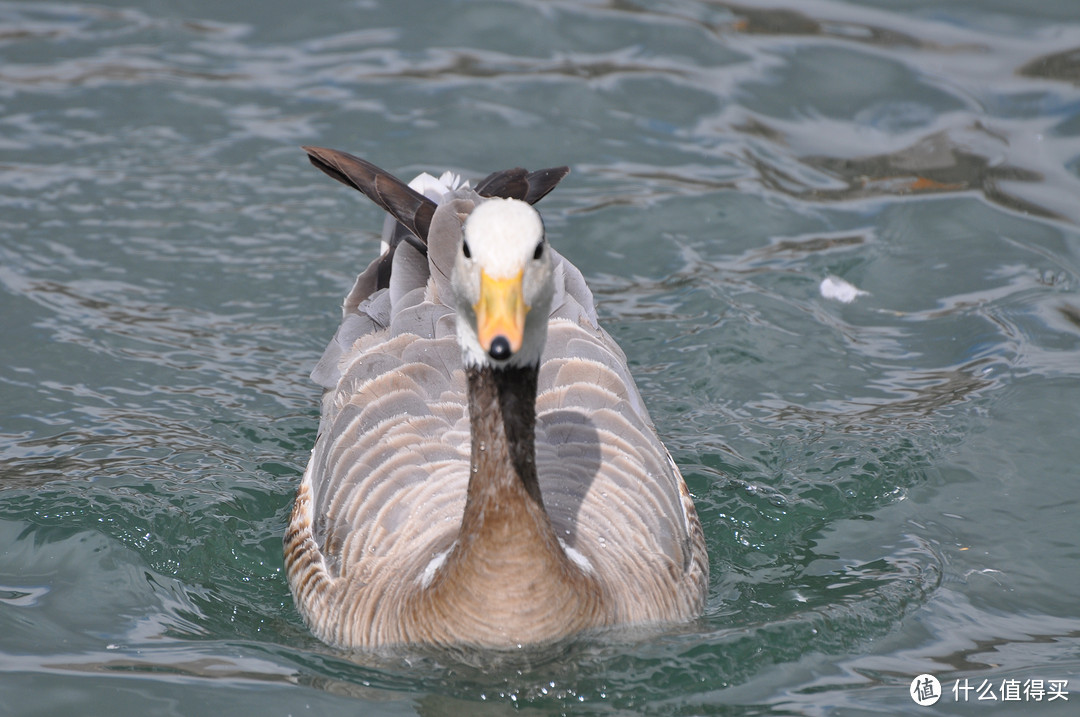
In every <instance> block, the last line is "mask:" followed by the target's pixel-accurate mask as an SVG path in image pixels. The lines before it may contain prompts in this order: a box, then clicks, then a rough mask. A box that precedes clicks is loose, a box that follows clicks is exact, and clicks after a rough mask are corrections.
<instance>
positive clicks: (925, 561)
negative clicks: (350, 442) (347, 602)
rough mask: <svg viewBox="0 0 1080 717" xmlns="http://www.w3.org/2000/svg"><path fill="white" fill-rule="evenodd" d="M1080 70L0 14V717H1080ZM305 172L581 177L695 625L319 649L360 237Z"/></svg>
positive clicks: (733, 18) (532, 24)
mask: <svg viewBox="0 0 1080 717" xmlns="http://www.w3.org/2000/svg"><path fill="white" fill-rule="evenodd" d="M1077 47H1080V8H1077V7H1076V5H1075V3H1074V2H1071V1H1070V0H1060V1H1058V2H1053V1H1051V0H1043V1H1041V2H1038V3H1029V2H1021V1H1020V0H995V1H993V2H991V1H988V0H955V1H954V2H950V3H945V4H942V3H940V2H922V1H917V0H905V1H902V2H898V1H896V0H890V2H872V1H870V0H866V1H864V2H847V3H842V2H826V1H817V0H811V1H810V2H794V1H789V2H787V3H786V4H785V3H783V2H779V3H760V4H757V3H750V2H749V1H748V2H747V3H746V4H745V6H738V5H729V4H725V3H706V2H691V1H689V0H686V1H683V2H658V3H645V2H640V3H637V2H621V3H602V2H590V3H570V2H561V3H560V2H538V1H528V0H521V1H519V2H487V3H485V2H435V1H430V0H429V1H427V2H420V1H419V0H416V1H404V2H395V3H390V2H374V1H371V2H363V1H358V2H348V3H340V2H330V1H329V0H311V1H310V2H307V3H304V4H303V6H302V7H299V6H297V5H296V4H295V3H292V2H284V1H282V0H277V1H264V2H262V3H259V5H258V8H257V9H256V8H255V6H254V5H250V4H245V3H233V4H224V3H219V2H199V1H191V2H183V3H181V2H175V1H170V0H158V1H156V2H145V3H142V4H141V5H139V6H126V5H122V4H118V3H96V4H92V5H89V4H80V3H48V2H40V1H38V0H34V1H33V2H3V3H0V60H2V62H0V332H2V336H3V341H2V342H0V546H3V547H2V548H0V713H3V714H14V715H33V714H109V715H122V714H132V715H174V714H183V715H190V714H236V715H248V714H266V715H279V714H280V715H286V714H294V715H296V714H324V715H330V714H355V713H357V712H362V713H365V714H388V715H390V714H424V715H439V714H458V713H480V714H488V713H492V714H499V713H502V712H508V711H521V712H523V713H525V714H558V713H563V712H569V711H573V712H574V713H575V714H589V713H594V714H628V713H629V714H642V713H644V714H664V715H669V714H680V715H694V714H808V715H817V714H830V715H834V714H836V715H842V714H864V713H866V712H875V711H876V712H884V713H897V712H912V713H916V712H918V713H923V714H926V713H928V712H926V711H925V708H921V707H918V706H916V705H915V703H914V702H913V701H912V700H911V698H910V697H909V696H908V688H909V685H910V683H911V680H912V678H913V677H915V676H916V675H918V674H920V673H924V672H925V673H932V674H934V675H936V676H937V677H938V678H939V679H940V680H941V683H942V686H943V690H944V692H945V694H944V695H943V696H942V698H941V701H940V702H939V703H938V704H937V705H936V706H935V707H934V708H932V709H934V710H937V711H938V712H940V713H945V714H949V713H963V714H983V713H986V712H987V710H991V709H992V708H991V707H989V706H988V705H987V703H986V702H985V701H981V702H980V701H977V696H978V694H977V692H975V691H973V692H971V693H970V694H969V697H968V701H967V702H966V703H965V702H963V701H961V700H957V699H956V695H954V693H953V691H952V688H953V687H954V686H956V685H962V684H969V685H970V686H972V687H975V688H978V687H979V686H980V685H981V684H982V683H984V682H986V683H989V684H991V685H992V686H993V688H994V690H995V693H996V694H997V696H998V697H999V701H1000V696H1001V694H1002V693H1001V689H1002V688H1004V687H1005V686H1006V682H1007V681H1011V680H1017V681H1018V682H1019V683H1022V682H1023V681H1025V680H1040V679H1041V680H1044V681H1045V682H1048V681H1050V680H1066V679H1067V680H1069V681H1070V682H1069V685H1068V689H1069V690H1070V693H1071V694H1070V702H1069V703H1065V702H1064V701H1062V700H1060V699H1059V700H1056V701H1054V702H1048V701H1047V699H1046V698H1044V700H1043V701H1042V702H1041V703H1039V704H1032V703H1030V702H1029V704H1028V705H1027V707H1028V708H1030V709H1031V710H1032V712H1031V713H1032V714H1038V715H1056V714H1070V713H1072V712H1073V710H1071V709H1070V707H1072V708H1073V709H1075V703H1076V701H1077V700H1080V611H1078V608H1077V606H1078V605H1080V570H1078V567H1080V548H1078V547H1077V546H1078V532H1077V528H1076V518H1075V516H1076V512H1077V505H1078V499H1080V488H1078V487H1077V468H1076V466H1077V465H1080V442H1078V441H1077V440H1076V439H1077V425H1080V408H1078V406H1080V291H1078V282H1080V256H1078V254H1080V232H1078V223H1080V202H1078V201H1077V197H1078V194H1080V181H1078V176H1077V173H1078V167H1080V87H1078V85H1080V60H1078V59H1077V55H1076V52H1077V51H1076V48H1077ZM302 143H311V144H319V145H325V146H330V147H336V148H341V149H344V150H348V151H351V152H354V153H356V154H359V155H361V156H366V157H369V158H370V159H372V160H373V161H375V162H376V163H378V164H380V165H382V166H385V167H387V168H388V169H391V170H393V171H395V172H398V173H400V174H403V175H411V174H415V173H416V172H418V171H420V170H441V169H444V168H453V169H456V170H459V171H462V172H464V173H466V174H468V175H470V176H481V175H483V174H486V173H487V172H488V171H490V170H492V169H496V168H502V167H506V166H512V165H517V164H520V165H523V166H527V167H532V168H537V167H541V166H551V165H556V164H563V163H565V164H569V165H571V166H572V168H573V173H572V174H571V175H570V176H569V177H568V179H567V180H566V181H564V182H563V184H562V185H561V186H560V187H559V188H558V190H557V191H556V192H554V193H553V194H552V195H551V196H549V197H548V198H546V199H545V200H544V201H543V203H542V204H541V208H542V209H543V211H544V214H545V218H546V221H547V225H548V228H549V232H550V235H551V236H552V239H553V242H554V244H555V245H556V246H557V247H558V248H559V249H560V251H562V252H563V253H565V254H566V255H568V256H569V257H570V258H571V259H572V260H573V261H575V262H576V263H577V264H578V266H580V267H581V268H582V270H583V271H584V273H585V275H586V277H588V279H589V280H590V283H591V285H592V287H593V289H594V291H595V293H596V295H597V298H598V301H599V305H600V310H601V314H602V316H603V318H604V319H605V320H606V326H607V327H608V329H609V330H610V331H611V332H612V333H613V334H614V335H615V336H616V337H617V338H618V339H619V340H620V342H621V343H622V346H623V347H624V348H625V350H626V353H627V355H628V356H629V358H630V361H631V365H632V368H633V370H634V372H635V374H636V376H637V377H638V379H639V384H640V387H641V389H642V392H643V394H644V396H645V398H646V400H647V402H648V403H649V405H650V407H651V411H652V414H653V418H654V420H655V422H656V424H657V426H658V429H659V431H660V433H661V435H662V437H663V438H664V439H665V441H666V442H667V444H668V445H669V447H670V448H671V450H672V453H673V454H674V456H675V458H676V460H677V461H678V462H679V464H680V465H681V466H682V467H683V472H684V474H685V475H686V478H687V481H688V483H689V484H690V487H691V490H692V491H693V492H694V494H695V495H696V497H697V502H698V507H699V510H700V512H701V515H702V519H703V523H704V526H705V532H706V535H707V536H708V544H709V550H710V558H711V563H712V575H713V577H712V584H711V589H710V593H709V604H708V610H707V613H706V615H705V616H704V617H703V619H702V620H701V621H699V622H697V623H695V624H693V625H690V626H687V627H686V628H685V629H682V630H677V631H674V632H673V633H671V634H666V635H663V636H660V637H656V636H650V637H648V638H645V639H638V638H635V637H634V636H632V635H631V636H622V637H616V638H612V639H604V640H600V639H596V640H582V641H579V642H577V643H575V644H573V645H571V646H570V647H568V648H567V649H566V650H565V652H563V653H560V654H558V655H544V656H535V657H534V658H533V659H531V660H526V661H524V662H521V663H520V664H514V665H501V666H500V665H487V666H481V667H476V666H468V665H465V664H461V663H457V662H454V661H452V660H448V659H436V658H430V657H428V658H423V659H416V658H409V659H405V658H399V659H384V660H378V661H374V660H360V659H356V658H355V656H351V655H348V654H345V653H341V652H338V651H335V650H332V649H329V648H327V647H325V646H323V645H321V644H320V643H318V642H317V641H316V640H314V639H313V638H312V637H311V636H310V635H309V634H308V632H307V631H306V629H305V628H304V626H303V624H302V623H301V621H300V620H299V618H298V616H297V614H296V612H295V610H294V608H293V606H292V601H291V598H290V596H289V593H288V588H287V586H286V583H285V579H284V576H283V574H282V566H281V535H282V532H283V530H284V525H285V520H286V516H287V514H288V511H289V507H290V502H291V495H292V492H293V490H294V489H295V486H296V484H297V483H298V481H299V477H300V473H301V470H302V467H303V464H304V462H305V460H306V457H307V452H308V450H309V449H310V447H311V445H312V443H313V442H314V438H315V431H316V424H317V417H318V413H317V406H318V393H317V390H316V387H315V386H313V385H312V384H311V383H310V382H309V381H308V380H307V378H306V375H307V373H308V372H309V371H310V369H311V368H312V367H313V366H314V363H315V361H316V360H317V358H318V356H319V355H320V353H321V350H322V347H323V345H324V344H325V342H326V341H327V340H328V339H329V337H330V335H331V333H332V331H333V329H334V327H335V324H336V317H337V315H338V312H337V306H338V304H339V301H340V299H341V296H342V295H343V294H344V293H345V291H347V289H348V288H349V286H350V284H351V280H352V277H353V275H354V273H355V271H356V270H357V269H358V268H359V267H362V266H363V265H364V264H366V262H367V261H368V260H369V259H370V258H371V257H372V256H373V253H374V251H375V243H374V236H375V234H376V233H377V231H378V229H379V227H380V226H381V218H380V216H379V212H378V210H377V209H376V208H374V207H373V206H371V205H370V204H368V203H366V202H365V201H363V200H362V198H361V197H359V195H356V196H354V195H353V194H350V193H349V192H348V190H346V189H344V188H341V187H339V186H338V185H336V184H334V183H332V182H331V181H330V180H329V179H327V178H325V177H323V176H322V175H321V174H319V173H318V172H316V171H315V170H313V169H312V168H310V167H309V166H308V165H307V162H306V160H305V159H304V157H303V154H302V153H301V152H300V151H299V149H298V148H297V145H299V144H302ZM829 276H835V277H838V278H841V279H843V280H845V281H847V282H850V283H851V284H853V285H854V286H856V287H858V288H859V289H861V290H863V291H866V292H869V293H868V294H864V295H860V296H858V297H857V298H856V299H855V300H854V301H853V302H851V303H848V304H845V303H842V302H840V301H837V300H835V299H830V298H826V297H825V296H823V295H822V294H821V292H820V285H821V281H822V280H823V279H825V278H826V277H829ZM964 680H967V681H968V682H967V683H964V682H963V681H964ZM1010 684H1011V683H1010ZM957 694H959V695H960V696H961V697H962V696H963V693H962V692H958V693H957ZM1021 697H1023V695H1021ZM998 706H999V708H1002V707H1003V706H1002V705H1001V704H999V705H998ZM1010 708H1012V709H1015V710H1019V709H1020V705H1019V703H1013V704H1011V705H1004V709H1005V711H1006V712H1010V711H1012V709H1010ZM998 711H1001V709H999V710H998Z"/></svg>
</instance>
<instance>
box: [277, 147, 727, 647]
mask: <svg viewBox="0 0 1080 717" xmlns="http://www.w3.org/2000/svg"><path fill="white" fill-rule="evenodd" d="M304 149H305V150H306V151H307V152H308V155H309V157H310V159H311V161H312V163H313V164H314V165H315V166H316V167H318V168H319V169H321V170H322V171H324V172H326V173H327V174H329V175H330V176H331V177H333V178H334V179H337V180H338V181H340V182H342V183H344V184H347V185H349V186H351V187H354V188H355V189H358V190H360V191H361V192H363V193H364V194H365V195H367V196H368V197H369V198H371V199H372V200H373V201H375V202H376V203H377V204H378V205H379V206H381V207H382V208H383V209H385V210H386V211H387V212H389V213H390V215H391V217H392V218H391V219H388V221H387V224H386V229H385V231H384V251H383V253H382V255H381V256H380V257H379V258H377V259H376V260H375V261H373V262H372V263H371V265H369V266H368V268H367V269H366V270H365V271H364V272H362V273H361V274H360V276H359V277H358V279H357V281H356V284H355V285H354V287H353V289H352V291H351V292H350V293H349V295H348V296H347V297H346V299H345V304H344V312H343V313H344V318H343V321H342V324H341V326H340V328H339V329H338V331H337V334H336V335H335V337H334V340H333V341H331V343H330V345H329V347H328V348H327V350H326V352H325V353H324V355H323V358H322V360H321V361H320V362H319V365H318V366H317V367H316V369H315V371H314V372H313V373H312V377H313V378H314V379H315V380H316V382H318V383H320V384H321V385H322V386H323V387H324V388H325V389H326V390H325V393H324V395H323V406H322V419H321V422H320V426H319V436H318V439H317V440H316V443H315V448H314V449H313V450H312V455H311V460H310V462H309V463H308V466H307V470H306V471H305V473H304V478H303V480H302V482H301V484H300V487H299V489H298V491H297V495H296V501H295V504H294V507H293V512H292V518H291V520H290V523H289V530H288V532H287V534H286V536H285V563H286V568H287V572H288V578H289V584H290V587H291V588H292V592H293V595H294V597H295V599H296V604H297V607H298V609H299V610H300V613H301V614H302V615H303V617H304V619H305V621H306V622H307V624H308V625H309V626H310V627H311V629H312V631H313V632H314V633H315V634H316V635H318V636H319V637H320V638H321V639H323V640H325V641H326V642H328V643H331V644H334V645H338V646H342V647H358V648H376V647H392V646H405V645H445V646H451V645H465V646H477V647H483V648H510V647H516V646H521V645H525V644H537V643H547V642H551V641H555V640H559V639H562V638H565V637H567V636H570V635H574V634H576V633H579V632H582V631H586V630H590V629H595V628H600V627H605V626H615V625H643V624H664V623H672V622H677V621H683V620H687V619H690V618H692V617H694V616H696V615H698V614H700V613H701V610H702V609H703V606H704V601H705V591H706V585H707V582H708V559H707V556H706V553H705V543H704V537H703V535H702V531H701V525H700V523H699V521H698V518H697V514H696V512H695V510H694V505H693V502H692V501H691V499H690V495H689V493H688V491H687V489H686V484H685V483H684V482H683V479H682V476H681V475H680V474H679V470H678V468H677V467H676V466H675V464H674V462H673V461H672V460H671V457H670V455H669V454H668V452H667V450H666V449H665V448H664V446H663V444H661V442H660V440H659V438H658V437H657V435H656V431H655V430H654V428H653V425H652V422H651V421H650V419H649V417H648V413H647V412H646V410H645V407H644V405H643V404H642V401H641V397H640V396H639V394H638V391H637V388H636V386H635V385H634V382H633V379H632V378H631V376H630V372H629V370H628V368H627V366H626V360H625V357H624V356H623V353H622V351H620V349H619V347H618V346H617V345H616V344H615V342H614V340H613V339H612V338H611V337H610V336H609V335H608V334H607V333H606V332H605V331H604V330H603V329H601V328H600V327H599V325H598V323H597V319H596V310H595V307H594V305H593V299H592V294H591V293H590V292H589V289H588V287H587V286H586V285H585V282H584V279H583V278H582V276H581V273H580V272H579V271H578V270H577V269H576V268H575V267H574V266H573V265H572V264H570V263H569V262H568V261H566V259H564V258H563V257H562V256H560V255H559V254H558V253H557V252H556V251H555V250H554V249H552V248H551V246H550V245H549V244H548V242H547V239H546V238H545V236H544V225H543V222H542V221H541V219H540V215H539V214H537V212H536V210H535V209H533V208H532V206H531V205H532V204H534V203H535V202H537V201H538V200H540V199H541V198H542V197H544V196H545V195H546V194H547V193H548V192H549V191H551V189H553V188H554V187H555V185H556V184H558V182H559V180H561V179H562V178H563V177H564V176H565V175H566V173H567V172H568V171H569V170H568V169H567V168H565V167H560V168H554V169H547V170H540V171H537V172H528V171H526V170H523V169H513V170H506V171H503V172H496V173H494V174H492V175H490V176H489V177H487V178H486V179H484V180H482V181H480V182H479V183H478V184H477V186H476V188H475V189H473V188H470V187H469V186H468V185H467V184H465V185H460V186H459V183H458V181H457V179H456V178H455V177H453V176H452V175H449V174H446V175H443V177H442V178H441V180H435V179H434V178H432V177H429V176H427V175H421V176H420V177H418V178H417V179H415V180H414V181H413V183H412V184H411V185H406V184H404V183H402V182H401V181H399V180H397V179H395V178H394V177H392V176H390V175H389V174H387V173H386V172H384V171H382V170H380V169H379V168H377V167H375V166H374V165H371V164H370V163H368V162H365V161H364V160H361V159H359V158H357V157H353V156H351V155H349V154H346V153H344V152H338V151H334V150H328V149H323V148H318V147H305V148H304Z"/></svg>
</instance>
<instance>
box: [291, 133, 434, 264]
mask: <svg viewBox="0 0 1080 717" xmlns="http://www.w3.org/2000/svg"><path fill="white" fill-rule="evenodd" d="M301 149H303V150H304V151H305V152H307V155H308V159H309V160H310V161H311V163H312V165H314V166H315V167H316V168H318V169H319V170H321V171H322V172H324V173H326V174H327V175H328V176H330V177H332V178H334V179H336V180H337V181H339V182H341V183H342V184H344V185H347V186H349V187H352V188H353V189H357V190H359V191H360V192H362V193H363V194H364V196H366V197H367V198H368V199H370V200H371V201H373V202H375V203H376V204H378V205H379V206H380V207H382V208H383V209H384V210H386V211H387V212H389V213H390V215H391V216H393V217H394V219H397V220H398V222H400V223H401V224H402V226H404V227H405V228H406V229H408V230H409V232H410V233H411V237H406V240H407V241H408V242H409V243H410V244H412V245H413V246H415V247H416V248H417V249H418V250H419V251H420V252H421V253H427V233H428V229H430V227H431V218H432V216H434V214H435V202H433V201H431V200H430V199H428V198H427V197H425V196H424V195H423V194H420V193H419V192H416V191H414V190H413V189H411V188H410V187H409V185H408V184H406V183H405V182H403V181H401V180H400V179H398V178H397V177H395V176H394V175H392V174H390V173H389V172H387V171H386V170H385V169H380V168H379V167H376V166H375V165H374V164H372V163H371V162H368V161H367V160H365V159H360V158H359V157H356V156H353V155H351V154H349V153H348V152H341V151H339V150H336V149H328V148H326V147H314V146H309V145H305V146H303V147H301Z"/></svg>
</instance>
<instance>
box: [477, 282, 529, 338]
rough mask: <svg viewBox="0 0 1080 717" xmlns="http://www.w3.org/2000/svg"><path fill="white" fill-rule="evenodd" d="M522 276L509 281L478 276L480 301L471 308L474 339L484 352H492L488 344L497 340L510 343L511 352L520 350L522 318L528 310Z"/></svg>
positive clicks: (522, 333)
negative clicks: (503, 339)
mask: <svg viewBox="0 0 1080 717" xmlns="http://www.w3.org/2000/svg"><path fill="white" fill-rule="evenodd" d="M521 275H522V272H520V271H519V272H518V273H517V276H513V277H510V278H509V279H492V278H491V277H490V276H488V275H487V272H484V271H481V272H480V300H479V301H477V302H476V304H474V305H473V309H474V310H475V311H476V337H477V338H478V339H479V340H480V346H482V347H483V349H484V350H485V351H488V352H490V351H491V343H492V341H494V340H495V339H496V338H498V337H499V336H502V337H505V339H506V340H507V341H508V342H509V343H510V352H511V353H512V354H514V353H517V352H518V351H519V350H520V349H521V341H522V338H523V337H524V335H525V314H526V313H527V312H528V311H529V307H528V306H526V305H525V297H524V296H523V295H522V293H521Z"/></svg>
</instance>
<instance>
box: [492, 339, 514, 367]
mask: <svg viewBox="0 0 1080 717" xmlns="http://www.w3.org/2000/svg"><path fill="white" fill-rule="evenodd" d="M510 354H511V351H510V340H509V339H507V338H506V337H505V336H496V337H495V338H494V339H492V340H491V347H490V348H489V349H488V356H490V357H491V358H493V359H495V360H496V361H505V360H506V359H508V358H510Z"/></svg>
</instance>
